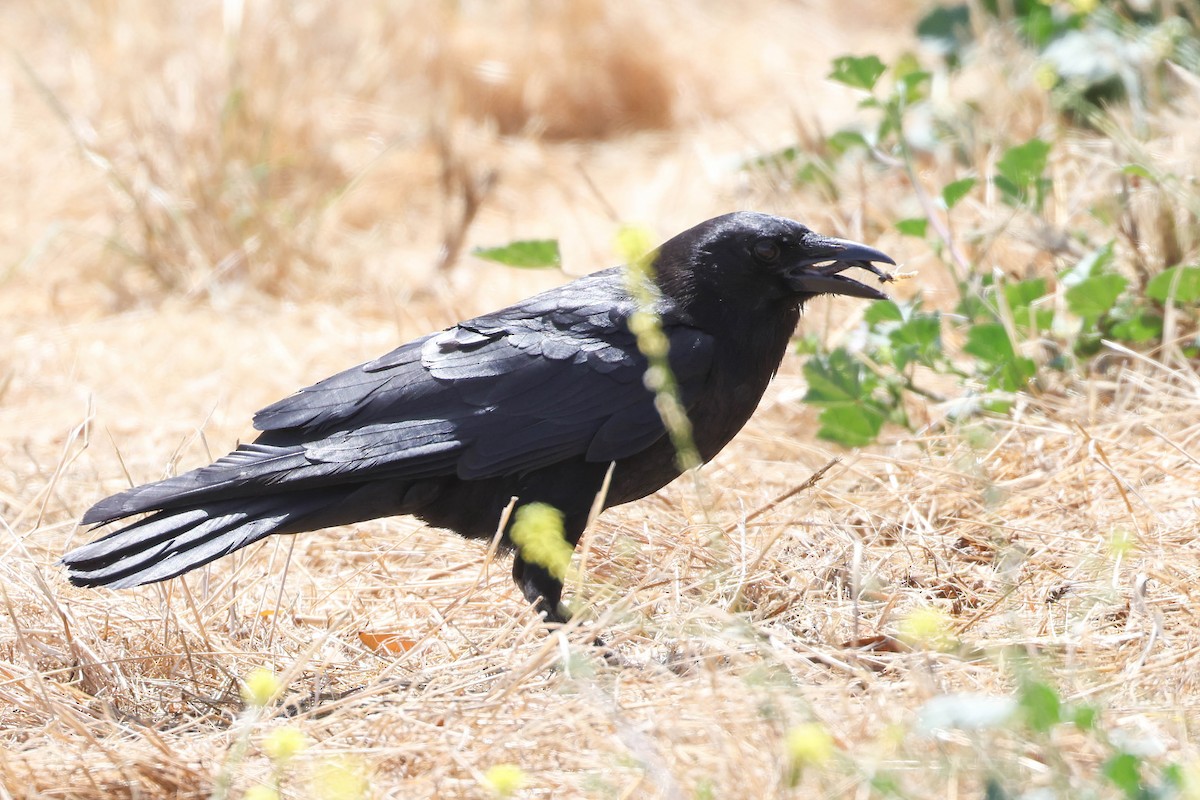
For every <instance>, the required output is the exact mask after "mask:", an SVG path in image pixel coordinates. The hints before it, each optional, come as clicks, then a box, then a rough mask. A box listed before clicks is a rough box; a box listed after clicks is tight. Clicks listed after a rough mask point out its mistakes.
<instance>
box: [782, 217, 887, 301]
mask: <svg viewBox="0 0 1200 800" xmlns="http://www.w3.org/2000/svg"><path fill="white" fill-rule="evenodd" d="M803 245H804V252H805V253H806V254H807V257H806V258H803V259H801V260H799V261H796V262H794V263H793V264H792V265H791V266H790V267H789V268H788V271H787V279H788V283H790V284H791V286H792V288H793V289H795V290H796V292H798V293H802V294H842V295H846V296H847V297H865V298H867V299H868V300H886V299H887V295H886V294H884V293H883V292H881V291H879V290H878V289H876V288H874V287H872V286H867V285H866V284H863V283H859V282H858V281H856V280H851V279H850V278H847V277H846V276H844V275H840V274H838V273H840V272H842V270H846V269H849V268H850V267H861V268H862V269H865V270H867V271H868V272H871V273H873V274H874V275H876V276H878V278H879V282H880V283H886V282H887V281H890V280H892V276H891V275H889V274H888V273H886V272H884V271H883V270H881V269H879V268H878V267H876V266H875V264H874V263H872V262H876V261H878V262H880V263H883V264H895V263H896V262H895V261H893V260H892V258H891V256H889V255H887V254H886V253H883V252H880V251H879V250H876V249H875V248H874V247H867V246H866V245H865V244H859V243H858V242H851V241H847V240H845V239H834V238H832V237H830V236H821V235H820V234H818V233H812V234H809V235H808V236H806V237H805V238H804V242H803Z"/></svg>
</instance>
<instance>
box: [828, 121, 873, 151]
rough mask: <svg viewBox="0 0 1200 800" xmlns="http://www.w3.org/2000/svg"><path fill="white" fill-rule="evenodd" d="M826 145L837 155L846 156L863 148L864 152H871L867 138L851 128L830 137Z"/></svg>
mask: <svg viewBox="0 0 1200 800" xmlns="http://www.w3.org/2000/svg"><path fill="white" fill-rule="evenodd" d="M825 144H827V145H828V146H829V149H830V150H832V151H833V152H834V154H835V155H839V156H840V155H844V154H845V153H848V152H849V151H850V150H853V149H854V148H856V147H861V148H862V149H864V150H870V149H871V144H870V142H868V141H867V137H865V136H863V135H862V133H860V132H859V131H856V130H852V129H850V128H845V129H843V130H840V131H838V132H837V133H835V134H833V135H832V136H830V137H829V138H828V139H826V140H825Z"/></svg>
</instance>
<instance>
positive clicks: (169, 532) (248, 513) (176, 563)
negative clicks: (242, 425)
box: [62, 492, 346, 589]
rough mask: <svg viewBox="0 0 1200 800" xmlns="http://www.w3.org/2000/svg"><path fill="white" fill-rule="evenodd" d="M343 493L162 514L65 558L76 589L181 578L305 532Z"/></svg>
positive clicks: (228, 503)
mask: <svg viewBox="0 0 1200 800" xmlns="http://www.w3.org/2000/svg"><path fill="white" fill-rule="evenodd" d="M345 495H346V493H345V492H336V493H333V492H307V493H295V492H289V493H286V494H277V495H269V496H266V497H258V498H251V499H247V498H242V499H237V500H229V501H225V502H220V503H210V504H206V505H204V506H197V507H193V508H184V509H173V510H169V511H160V512H158V513H156V514H153V515H151V516H149V517H146V518H145V519H142V520H139V521H138V522H135V523H133V524H132V525H128V526H126V527H124V528H121V529H120V530H117V531H113V532H112V533H109V534H107V535H106V536H104V537H102V538H100V539H97V540H96V541H94V542H92V543H90V544H85V545H83V546H82V547H78V548H76V549H75V550H72V551H71V552H70V553H67V554H66V555H65V556H63V559H62V562H63V564H64V565H65V566H66V567H67V573H68V574H67V577H68V578H69V579H70V581H71V583H73V584H75V585H76V586H110V587H112V588H114V589H124V588H128V587H130V586H140V585H142V584H145V583H154V582H156V581H163V580H166V579H168V578H174V577H176V576H177V575H182V574H183V573H185V572H188V571H189V570H193V569H195V568H197V567H200V566H203V565H204V564H207V563H209V562H210V561H214V560H216V559H218V558H220V557H221V556H224V555H226V554H228V553H231V552H233V551H234V550H238V549H240V548H243V547H245V546H247V545H249V544H253V543H254V542H257V541H258V540H260V539H262V538H264V537H266V536H269V535H271V534H272V533H294V532H297V531H300V530H307V529H308V528H309V527H310V526H308V525H306V524H305V520H306V519H308V518H310V517H312V516H314V515H318V516H319V515H320V514H319V512H321V511H323V510H325V509H327V508H328V507H329V506H330V505H331V504H338V503H339V502H340V501H342V500H344V499H345Z"/></svg>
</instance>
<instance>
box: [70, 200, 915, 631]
mask: <svg viewBox="0 0 1200 800" xmlns="http://www.w3.org/2000/svg"><path fill="white" fill-rule="evenodd" d="M872 262H882V263H885V264H894V263H895V262H894V261H892V259H891V258H889V257H888V256H886V255H884V254H883V253H881V252H880V251H878V250H875V249H873V248H871V247H867V246H866V245H862V244H858V243H856V242H849V241H844V240H841V239H833V238H830V237H827V236H822V235H821V234H818V233H815V232H813V231H811V230H809V229H808V228H807V227H805V226H804V225H801V224H800V223H798V222H794V221H792V220H788V219H782V218H780V217H774V216H769V215H766V214H758V213H750V212H741V213H734V214H726V215H724V216H721V217H716V218H714V219H710V220H708V221H707V222H703V223H701V224H699V225H697V226H696V227H694V228H691V229H690V230H686V231H684V232H683V233H681V234H679V235H678V236H676V237H675V238H673V239H671V240H670V241H668V242H666V243H665V244H663V245H662V246H661V247H660V248H659V249H658V250H657V251H656V252H655V253H654V255H653V256H652V257H651V259H650V260H649V264H650V267H651V269H650V273H651V274H652V275H653V285H652V287H648V288H654V289H656V291H655V292H654V295H655V296H656V297H657V299H656V300H654V302H653V310H654V312H656V313H657V316H658V318H659V319H660V320H661V330H662V332H663V334H665V337H666V339H667V341H668V343H669V363H670V366H671V369H672V371H673V373H674V377H675V382H676V385H677V389H678V395H679V398H680V400H681V402H682V405H683V407H684V408H685V409H686V411H687V416H688V419H689V420H690V422H691V425H692V429H693V437H694V445H695V449H696V451H697V452H698V454H699V456H700V458H701V459H702V460H704V461H707V460H709V459H711V458H712V457H713V456H715V455H716V454H717V453H718V452H719V451H720V450H721V448H722V447H724V446H725V444H726V443H727V442H728V441H729V440H730V439H732V438H733V436H734V434H736V433H737V432H738V431H739V430H740V429H741V427H742V426H743V425H744V424H745V423H746V420H747V419H749V417H750V415H751V413H753V411H754V409H755V407H756V406H757V405H758V402H759V399H760V398H761V397H762V395H763V391H764V390H765V389H766V387H767V383H768V382H769V381H770V379H771V378H772V376H774V374H775V371H776V370H777V369H778V368H779V363H780V361H781V360H782V358H783V355H784V353H785V352H786V351H787V348H788V342H789V340H790V339H791V337H792V334H793V332H794V331H795V329H796V324H797V322H798V321H799V319H800V309H801V307H802V306H803V305H804V303H805V302H806V301H807V300H808V299H809V298H811V297H814V296H816V295H820V294H840V295H848V296H851V297H863V298H868V299H880V298H883V297H885V295H883V294H882V293H881V292H880V291H878V290H877V289H874V288H872V287H870V286H866V285H864V284H862V283H858V282H856V281H854V280H851V279H850V278H847V277H845V276H843V275H841V274H840V273H841V272H842V271H843V270H845V269H847V268H849V267H862V268H865V269H867V270H870V271H871V272H872V273H874V274H875V275H877V276H878V277H879V279H880V280H881V281H883V280H887V279H888V278H889V276H887V275H886V274H885V273H883V272H881V271H880V270H879V269H878V268H876V267H875V266H874V265H873V263H872ZM627 269H628V268H623V267H617V268H613V269H608V270H604V271H602V272H597V273H594V274H592V275H588V276H587V277H584V278H580V279H579V280H576V281H574V282H572V283H568V284H566V285H565V286H560V287H558V288H557V289H552V290H550V291H548V292H543V293H541V294H539V295H536V296H534V297H531V298H529V299H528V300H523V301H521V302H520V303H517V304H516V305H513V306H509V307H508V308H505V309H502V310H500V311H497V312H494V313H492V314H485V315H483V316H480V317H476V318H474V319H471V320H467V321H466V322H460V323H459V324H457V325H455V326H453V327H450V328H447V329H446V330H444V331H441V332H440V333H434V334H430V335H429V336H425V337H423V338H421V339H417V340H416V341H414V342H410V343H408V344H405V345H402V346H401V347H399V348H397V349H396V350H393V351H392V352H390V353H388V354H387V355H385V356H383V357H382V358H378V359H376V360H374V361H369V362H367V363H366V364H362V365H360V366H357V367H354V368H353V369H349V370H347V371H345V372H342V373H339V374H337V375H334V376H333V377H331V378H327V379H325V380H323V381H321V382H320V383H318V384H315V385H314V386H311V387H309V388H307V389H302V390H300V391H299V392H298V393H296V394H294V395H292V396H291V397H288V398H286V399H284V400H281V401H279V402H278V403H275V404H274V405H271V406H267V407H266V408H264V409H263V410H262V411H259V412H258V414H256V415H255V417H254V426H255V427H256V428H258V429H259V430H260V431H262V435H260V436H259V437H258V438H257V439H256V440H255V441H253V442H251V443H249V444H243V445H241V446H239V447H238V448H237V449H236V450H234V451H233V452H232V453H230V454H229V455H227V456H225V457H224V458H221V459H218V460H217V461H216V462H214V463H212V464H210V465H209V466H206V467H201V468H199V469H194V470H192V471H191V472H187V473H185V474H183V475H179V476H177V477H174V478H168V479H166V480H162V481H158V482H157V483H150V484H146V485H145V486H138V487H135V488H132V489H129V490H127V491H124V492H121V493H120V494H116V495H113V496H112V497H109V498H107V499H105V500H101V501H100V502H99V503H97V504H96V505H94V506H93V507H92V508H91V509H90V510H88V512H87V513H86V514H85V515H84V517H83V521H84V522H85V523H97V524H99V525H104V524H107V523H110V522H113V521H115V520H119V519H124V518H126V517H130V516H133V515H136V514H143V513H148V514H149V516H146V517H144V518H142V519H140V520H138V521H137V522H134V523H133V524H131V525H128V526H126V527H124V528H121V529H120V530H117V531H114V532H112V533H109V534H107V535H105V536H104V537H102V538H100V539H98V540H96V541H94V542H92V543H90V544H87V545H84V546H82V547H79V548H77V549H75V550H72V551H71V552H70V553H68V554H67V555H66V556H65V557H64V558H63V563H64V564H66V566H67V569H68V571H69V577H70V580H71V582H72V583H74V584H76V585H79V586H112V587H116V588H123V587H128V586H137V585H140V584H144V583H151V582H154V581H161V580H166V579H167V578H172V577H175V576H176V575H181V574H183V573H185V572H188V571H189V570H193V569H195V568H197V567H199V566H201V565H203V564H207V563H208V562H210V561H212V560H213V559H216V558H220V557H221V556H223V555H226V554H227V553H230V552H232V551H234V550H237V549H238V548H241V547H245V546H246V545H248V544H251V543H253V542H257V541H258V540H260V539H262V538H264V537H266V536H268V535H270V534H274V533H299V532H301V531H311V530H315V529H318V528H327V527H330V526H332V525H345V524H349V523H353V522H359V521H362V520H368V519H374V518H376V517H384V516H391V515H396V514H412V515H414V516H417V517H419V518H420V519H422V520H424V521H425V522H427V523H429V524H430V525H434V526H437V527H441V528H449V529H450V530H453V531H456V532H458V533H459V534H461V535H463V536H468V537H472V538H485V539H486V538H490V537H492V536H493V535H494V534H495V532H496V529H497V527H498V524H499V520H500V518H501V514H502V511H503V510H504V509H505V507H506V506H507V505H508V504H509V502H510V501H511V499H512V498H514V497H515V498H517V509H518V511H519V510H520V508H521V506H523V505H527V504H533V503H545V504H549V505H551V506H553V507H554V508H556V509H558V511H559V512H561V517H562V522H563V528H564V534H565V538H566V540H567V541H568V542H569V543H570V546H571V547H574V545H575V544H576V543H577V542H578V540H579V537H580V535H581V534H582V533H583V529H584V526H585V525H586V522H587V519H588V516H589V511H590V509H591V506H592V504H593V502H594V499H595V497H596V495H597V493H598V492H599V491H600V489H601V486H602V484H603V481H604V478H605V474H606V472H607V471H608V469H609V465H610V464H611V465H613V472H612V477H611V484H610V486H609V489H608V493H607V495H606V496H605V498H604V506H605V507H606V508H607V507H609V506H615V505H620V504H621V503H628V502H630V501H631V500H637V499H638V498H641V497H645V496H646V495H648V494H650V493H652V492H655V491H657V490H658V489H660V488H661V487H663V486H665V485H666V484H667V483H669V482H670V481H671V480H673V479H674V478H675V477H677V476H678V475H679V474H680V467H679V464H678V460H677V457H676V448H675V447H674V446H673V444H672V442H671V441H670V437H669V436H667V435H666V430H665V428H664V425H663V422H662V420H661V418H660V415H659V411H658V410H657V408H656V406H655V395H654V393H652V392H651V391H650V390H649V389H647V388H646V385H645V383H644V378H645V376H646V369H647V359H646V358H645V357H644V355H643V354H642V353H641V352H640V351H639V349H638V345H637V342H636V337H635V335H634V334H633V333H632V332H631V331H630V328H629V324H628V323H629V321H630V319H631V315H633V314H634V313H635V312H637V311H638V310H639V301H638V300H637V299H635V296H634V294H632V293H631V286H632V285H631V284H630V283H629V281H630V277H629V275H628V273H627ZM509 531H511V524H510V527H509ZM507 534H508V531H506V535H505V537H504V539H505V543H506V544H507V545H509V546H511V544H512V543H511V540H510V539H509V537H508V535H507ZM563 547H565V545H563ZM516 549H517V552H516V554H515V556H514V561H513V578H514V579H515V580H516V582H517V585H518V586H519V587H520V589H521V591H522V592H523V593H524V595H525V597H526V599H528V600H529V601H530V602H531V603H535V604H536V606H537V608H538V609H539V610H540V611H542V612H543V613H544V614H545V615H546V617H547V618H548V619H550V620H555V621H561V620H564V619H566V616H567V615H566V612H565V610H564V609H563V608H562V606H561V605H560V600H561V595H562V574H561V573H562V570H561V569H559V568H556V567H554V566H553V565H550V564H548V563H546V561H545V559H544V558H541V557H538V556H531V554H530V553H529V552H525V551H523V550H522V549H521V548H520V547H518V548H516Z"/></svg>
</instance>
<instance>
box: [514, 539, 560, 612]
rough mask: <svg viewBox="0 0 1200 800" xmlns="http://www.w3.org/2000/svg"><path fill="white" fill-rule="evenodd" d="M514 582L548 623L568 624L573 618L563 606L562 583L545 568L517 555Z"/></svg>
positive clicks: (515, 556) (515, 557)
mask: <svg viewBox="0 0 1200 800" xmlns="http://www.w3.org/2000/svg"><path fill="white" fill-rule="evenodd" d="M513 580H514V581H516V582H517V586H519V587H520V588H521V594H523V595H525V599H526V600H528V601H529V602H530V603H533V605H534V608H536V609H537V611H538V612H539V613H540V614H543V615H544V616H545V618H546V621H547V622H566V621H567V620H568V619H570V618H571V614H570V612H568V611H567V609H566V608H565V607H564V606H563V604H562V591H563V585H562V581H560V580H559V579H558V578H556V577H554V576H553V575H551V574H550V571H549V570H547V569H546V568H545V567H543V566H541V565H540V564H533V563H530V562H528V561H526V560H525V559H523V558H521V554H520V553H516V554H515V555H514V556H513Z"/></svg>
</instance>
